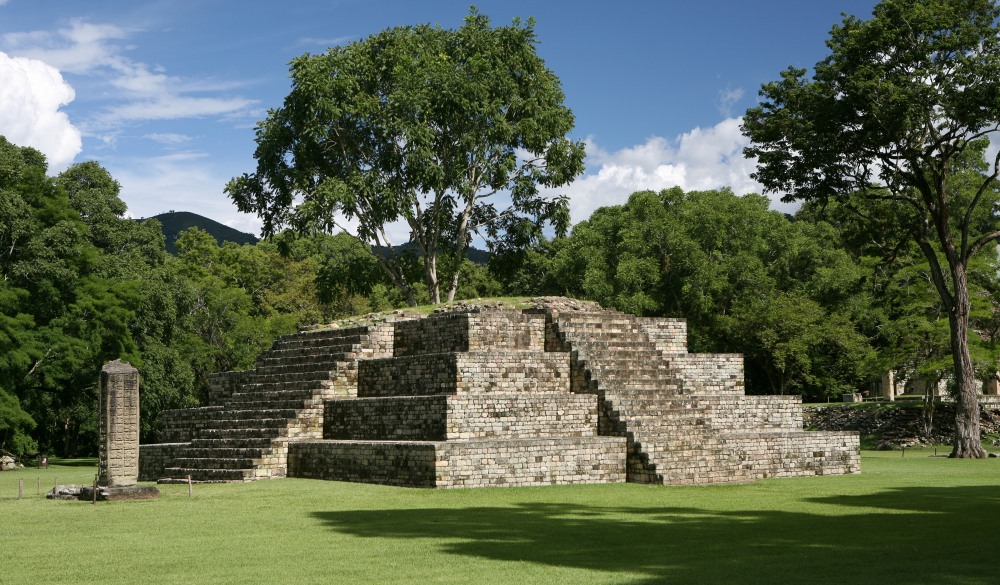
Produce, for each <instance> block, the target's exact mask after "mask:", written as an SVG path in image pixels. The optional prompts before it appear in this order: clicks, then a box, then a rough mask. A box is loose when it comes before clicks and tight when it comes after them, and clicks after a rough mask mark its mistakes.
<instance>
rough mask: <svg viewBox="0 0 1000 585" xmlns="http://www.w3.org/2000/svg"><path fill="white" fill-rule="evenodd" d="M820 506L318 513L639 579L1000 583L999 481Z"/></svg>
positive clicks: (487, 551)
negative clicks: (995, 557)
mask: <svg viewBox="0 0 1000 585" xmlns="http://www.w3.org/2000/svg"><path fill="white" fill-rule="evenodd" d="M809 504H810V505H815V507H816V511H815V512H812V513H804V512H788V511H774V510H752V509H748V510H736V511H717V510H702V509H696V508H680V507H678V508H672V507H651V508H628V507H613V506H610V507H604V506H581V505H575V504H521V505H517V506H513V507H474V508H461V509H442V508H434V509H386V510H377V511H367V510H366V511H342V512H341V511H338V512H316V513H314V515H315V516H316V517H317V518H319V519H320V520H322V521H323V522H324V523H326V524H327V525H328V526H329V527H330V528H331V529H333V530H336V531H338V532H341V533H345V534H349V535H353V536H357V537H379V538H394V539H415V538H421V539H425V538H429V539H439V540H441V543H440V549H439V550H441V551H442V552H444V553H446V554H454V555H463V556H468V557H479V558H483V559H489V560H500V561H520V562H530V563H538V564H543V565H551V566H560V567H572V568H579V569H590V570H598V571H605V572H611V573H616V572H617V573H622V574H623V575H622V576H623V578H624V577H625V575H624V574H626V573H629V574H631V575H635V574H640V575H644V576H645V577H646V578H645V579H642V580H639V581H637V582H639V583H659V582H666V581H669V582H673V583H820V584H824V583H830V584H833V583H836V584H838V585H840V584H843V583H888V582H891V583H996V582H997V568H996V564H995V563H994V562H993V561H992V560H991V557H992V553H991V552H990V551H991V547H990V545H989V543H990V535H991V534H992V532H993V531H994V530H995V529H996V526H997V523H998V521H1000V487H998V486H968V487H956V488H905V489H894V490H889V491H885V492H882V493H878V494H874V495H869V496H857V497H854V496H843V497H839V496H835V497H826V498H816V499H812V500H810V501H809Z"/></svg>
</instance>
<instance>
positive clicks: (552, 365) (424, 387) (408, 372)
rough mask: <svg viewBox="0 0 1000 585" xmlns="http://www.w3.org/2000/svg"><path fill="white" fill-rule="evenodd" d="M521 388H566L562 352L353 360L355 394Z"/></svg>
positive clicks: (566, 370) (566, 371)
mask: <svg viewBox="0 0 1000 585" xmlns="http://www.w3.org/2000/svg"><path fill="white" fill-rule="evenodd" d="M526 391H531V392H568V391H569V360H568V357H567V355H566V354H545V353H540V352H539V353H531V354H527V353H525V352H522V351H480V352H476V353H437V354H417V355H408V356H403V357H397V358H388V359H374V360H364V361H361V362H359V364H358V392H357V395H358V396H359V397H373V396H422V395H430V394H455V393H464V392H526Z"/></svg>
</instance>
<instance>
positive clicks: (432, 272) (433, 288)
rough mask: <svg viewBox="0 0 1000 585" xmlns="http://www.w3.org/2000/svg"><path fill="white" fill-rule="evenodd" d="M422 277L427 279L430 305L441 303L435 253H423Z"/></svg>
mask: <svg viewBox="0 0 1000 585" xmlns="http://www.w3.org/2000/svg"><path fill="white" fill-rule="evenodd" d="M424 275H425V278H426V279H427V293H428V294H429V295H430V302H431V304H432V305H437V304H440V303H441V284H440V283H439V282H438V277H437V253H436V252H430V251H428V252H425V253H424ZM449 300H450V299H449Z"/></svg>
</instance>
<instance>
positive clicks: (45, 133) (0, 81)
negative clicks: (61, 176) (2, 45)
mask: <svg viewBox="0 0 1000 585" xmlns="http://www.w3.org/2000/svg"><path fill="white" fill-rule="evenodd" d="M75 97H76V94H75V92H74V91H73V88H72V87H71V86H70V85H69V84H68V83H66V81H65V80H64V79H63V77H62V75H61V74H60V73H59V71H58V70H57V69H55V68H53V67H51V66H49V65H47V64H45V63H43V62H41V61H37V60H34V59H25V58H20V57H15V58H11V57H10V56H8V55H7V54H6V53H3V52H0V104H3V107H0V135H3V136H5V137H6V138H7V140H9V141H10V142H13V143H14V144H16V145H18V146H31V147H34V148H37V149H38V150H40V151H41V152H42V153H44V154H45V156H46V157H47V158H48V160H49V166H50V168H51V169H52V170H54V171H59V170H62V169H64V168H65V167H66V166H68V165H69V164H70V163H71V162H72V161H73V158H74V157H75V156H76V155H77V154H79V152H80V150H81V149H82V147H83V143H82V140H81V137H80V131H79V130H78V129H77V128H76V127H75V126H74V125H73V124H72V123H71V122H70V120H69V117H68V116H67V115H66V113H65V112H62V111H60V110H59V108H60V107H61V106H64V105H66V104H68V103H70V102H72V101H73V99H74V98H75Z"/></svg>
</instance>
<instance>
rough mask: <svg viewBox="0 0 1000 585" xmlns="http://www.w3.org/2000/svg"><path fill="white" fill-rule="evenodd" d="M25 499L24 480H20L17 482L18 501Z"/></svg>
mask: <svg viewBox="0 0 1000 585" xmlns="http://www.w3.org/2000/svg"><path fill="white" fill-rule="evenodd" d="M23 497H24V480H23V479H19V480H17V499H19V500H20V499H21V498H23Z"/></svg>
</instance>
